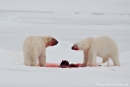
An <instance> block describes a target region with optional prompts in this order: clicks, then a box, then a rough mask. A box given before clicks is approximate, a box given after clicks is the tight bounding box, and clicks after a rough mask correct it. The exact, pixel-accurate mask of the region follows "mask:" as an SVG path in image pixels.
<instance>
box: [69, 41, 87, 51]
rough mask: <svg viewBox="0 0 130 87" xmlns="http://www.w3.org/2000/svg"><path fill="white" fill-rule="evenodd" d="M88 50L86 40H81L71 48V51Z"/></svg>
mask: <svg viewBox="0 0 130 87" xmlns="http://www.w3.org/2000/svg"><path fill="white" fill-rule="evenodd" d="M88 48H89V41H88V40H85V39H84V40H81V41H78V42H76V43H74V45H73V46H72V47H71V49H72V50H86V49H88Z"/></svg>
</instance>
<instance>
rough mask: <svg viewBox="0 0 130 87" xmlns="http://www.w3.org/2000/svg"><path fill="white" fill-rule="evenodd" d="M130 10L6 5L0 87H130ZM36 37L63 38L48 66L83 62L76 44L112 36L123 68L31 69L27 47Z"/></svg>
mask: <svg viewBox="0 0 130 87" xmlns="http://www.w3.org/2000/svg"><path fill="white" fill-rule="evenodd" d="M129 9H130V0H0V87H130V74H129V73H130V68H129V67H130V62H129V61H130V10H129ZM30 35H52V36H54V37H55V38H57V39H58V41H59V44H58V45H57V46H55V47H49V48H47V62H53V63H60V62H61V60H63V59H66V60H69V62H70V63H78V62H80V63H81V62H82V61H83V54H82V51H73V50H71V46H72V45H73V43H74V42H76V41H78V40H80V39H83V38H85V37H88V36H92V37H99V36H104V35H106V36H110V37H112V38H113V39H114V40H115V41H116V42H117V44H118V47H119V54H120V61H121V66H120V67H105V66H102V67H85V68H72V69H68V68H67V69H62V68H45V67H28V66H25V65H23V55H22V45H23V41H24V39H25V38H26V37H28V36H30ZM97 60H98V63H101V59H100V58H97ZM111 64H112V62H111Z"/></svg>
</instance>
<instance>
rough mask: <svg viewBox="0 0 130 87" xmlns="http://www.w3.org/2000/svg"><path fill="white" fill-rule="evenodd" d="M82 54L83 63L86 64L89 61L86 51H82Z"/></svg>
mask: <svg viewBox="0 0 130 87" xmlns="http://www.w3.org/2000/svg"><path fill="white" fill-rule="evenodd" d="M83 54H84V61H83V65H84V66H87V65H88V63H89V58H88V51H83Z"/></svg>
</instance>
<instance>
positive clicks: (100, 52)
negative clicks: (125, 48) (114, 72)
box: [74, 36, 120, 66]
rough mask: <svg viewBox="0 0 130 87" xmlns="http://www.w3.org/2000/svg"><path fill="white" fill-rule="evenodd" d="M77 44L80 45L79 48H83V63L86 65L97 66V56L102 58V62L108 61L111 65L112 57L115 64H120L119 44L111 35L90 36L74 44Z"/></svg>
mask: <svg viewBox="0 0 130 87" xmlns="http://www.w3.org/2000/svg"><path fill="white" fill-rule="evenodd" d="M75 45H76V46H77V47H78V50H83V54H84V62H83V63H84V65H85V66H87V65H90V66H95V65H96V56H99V57H101V58H102V63H105V62H106V61H107V62H108V65H109V58H111V60H112V61H113V64H114V66H120V62H119V53H118V47H117V44H116V42H115V41H114V40H113V39H112V38H110V37H107V36H102V37H98V38H92V37H88V38H85V39H83V40H81V41H79V42H77V43H75V44H74V46H75Z"/></svg>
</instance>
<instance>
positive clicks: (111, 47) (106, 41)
mask: <svg viewBox="0 0 130 87" xmlns="http://www.w3.org/2000/svg"><path fill="white" fill-rule="evenodd" d="M96 45H97V47H98V56H101V57H105V56H110V57H111V56H113V55H118V47H117V44H116V42H115V41H114V40H113V39H112V38H110V37H108V36H102V37H98V38H96Z"/></svg>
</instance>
